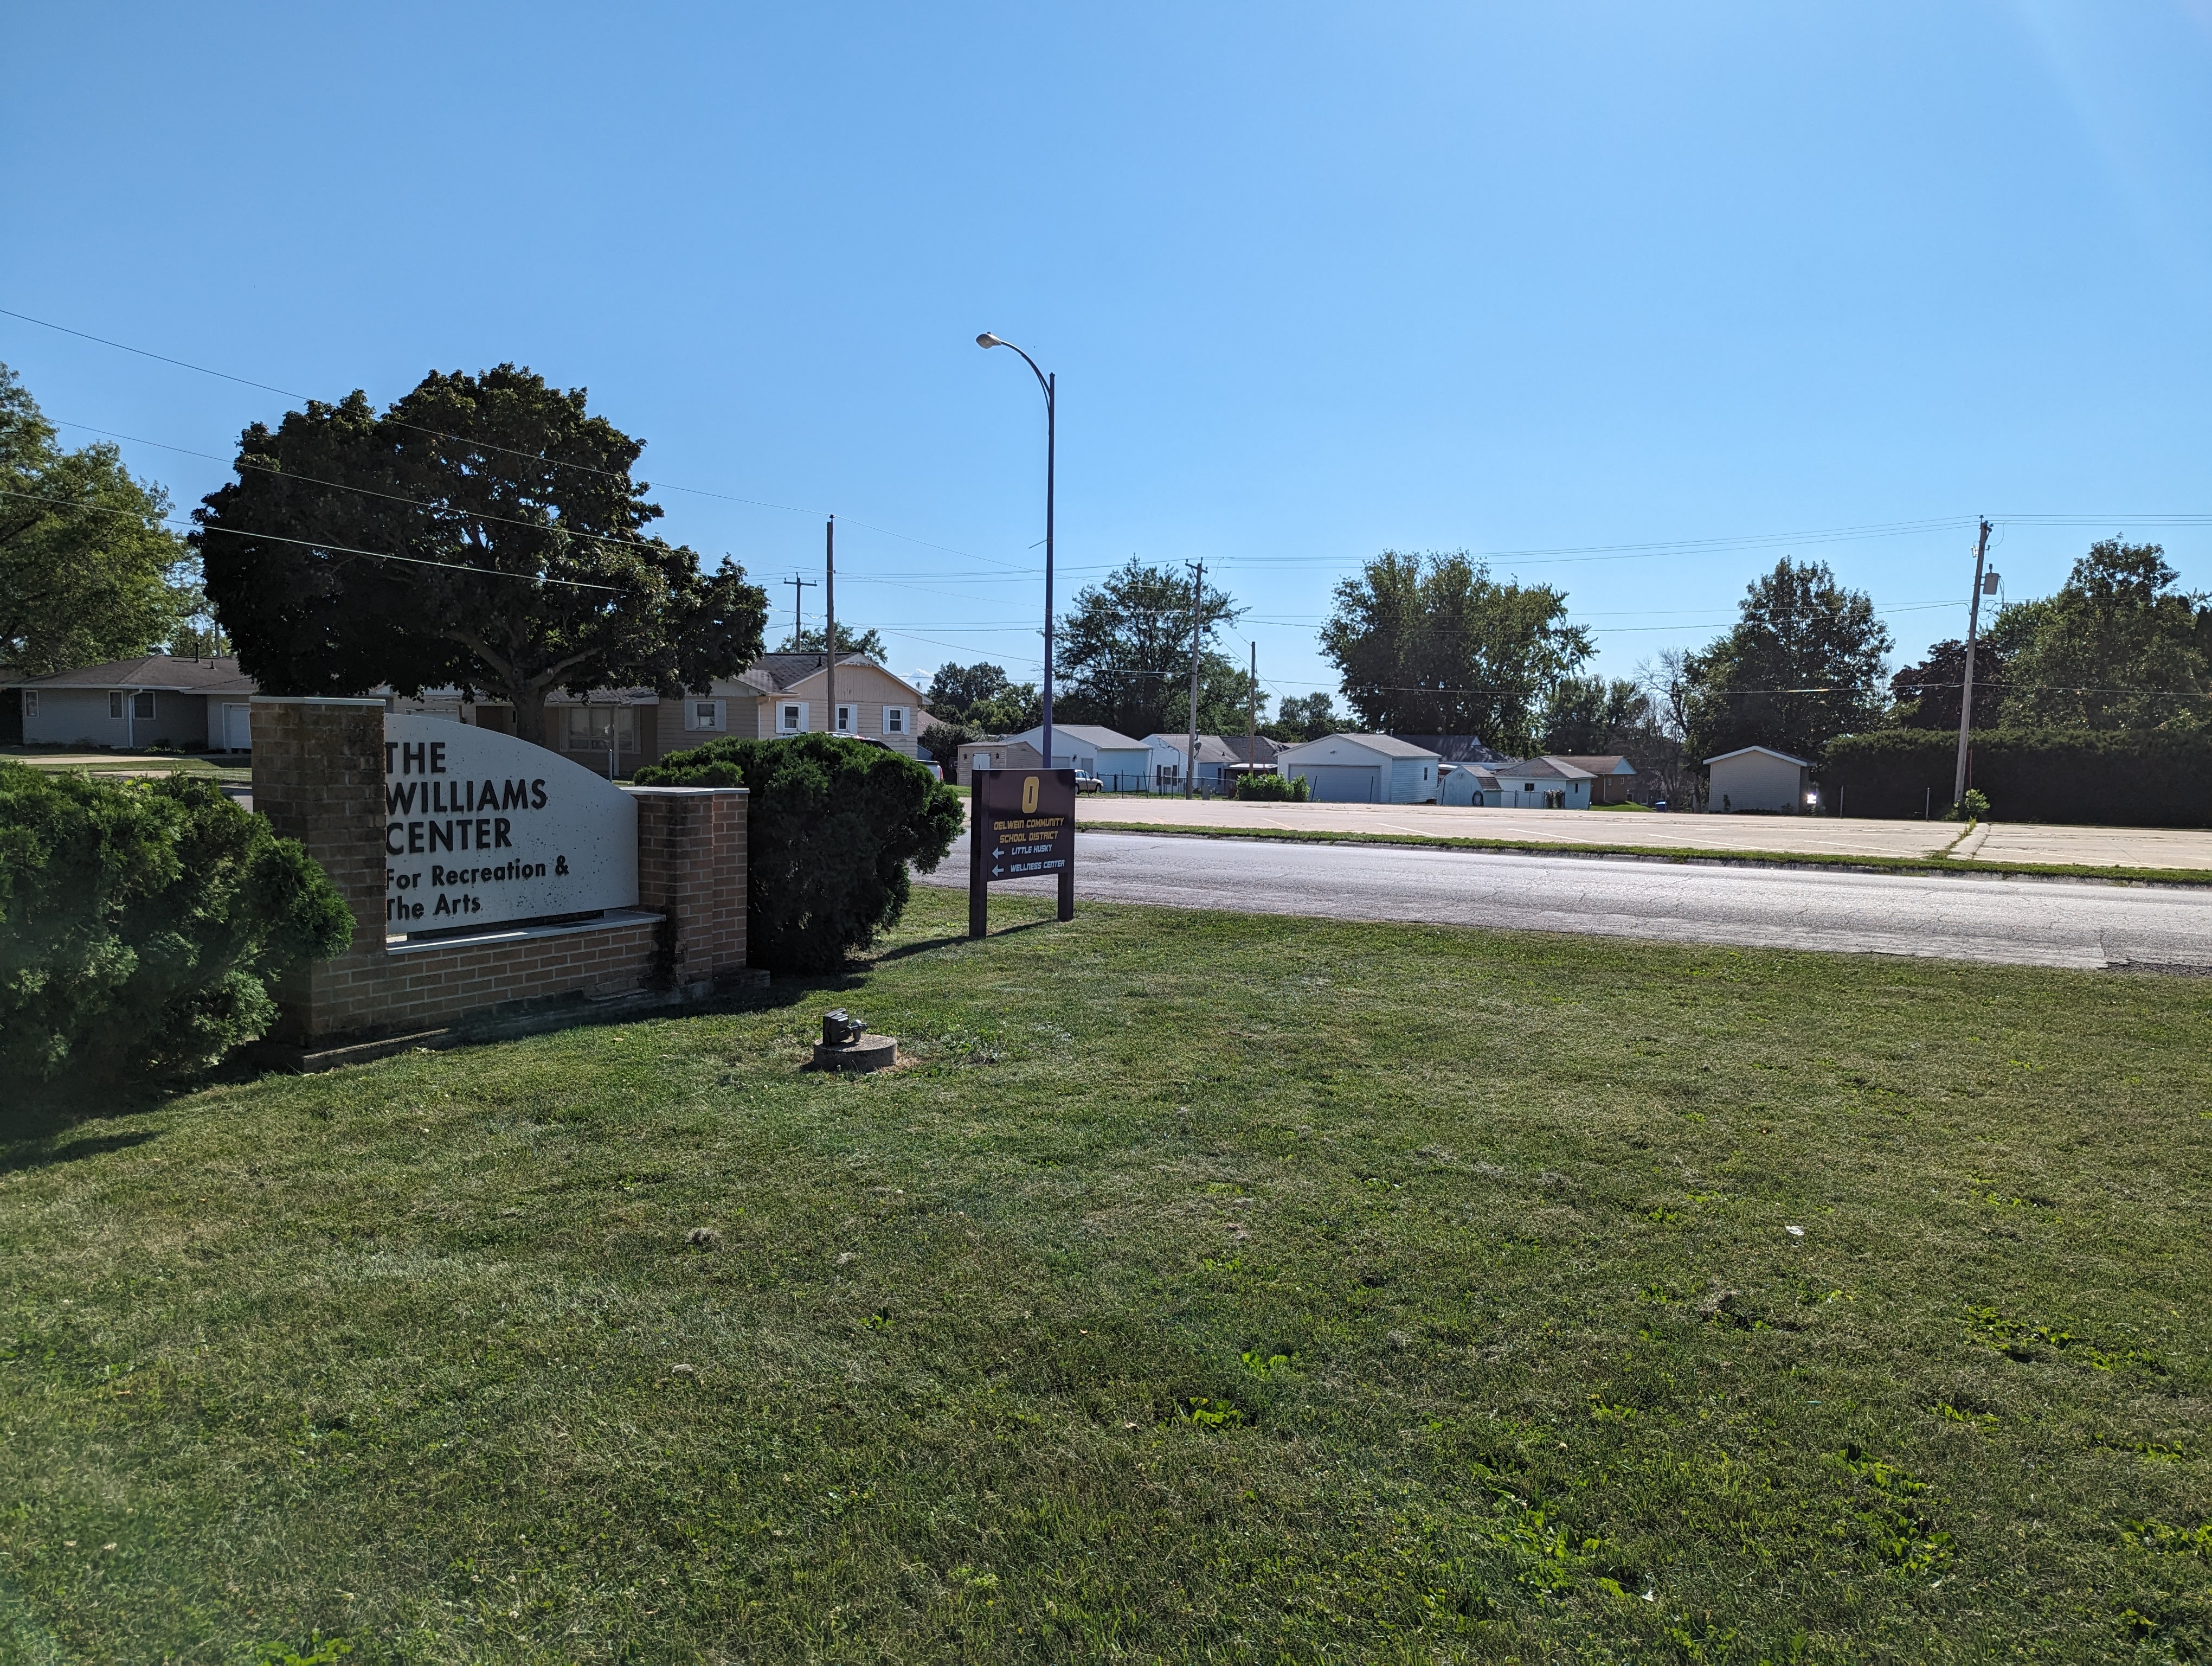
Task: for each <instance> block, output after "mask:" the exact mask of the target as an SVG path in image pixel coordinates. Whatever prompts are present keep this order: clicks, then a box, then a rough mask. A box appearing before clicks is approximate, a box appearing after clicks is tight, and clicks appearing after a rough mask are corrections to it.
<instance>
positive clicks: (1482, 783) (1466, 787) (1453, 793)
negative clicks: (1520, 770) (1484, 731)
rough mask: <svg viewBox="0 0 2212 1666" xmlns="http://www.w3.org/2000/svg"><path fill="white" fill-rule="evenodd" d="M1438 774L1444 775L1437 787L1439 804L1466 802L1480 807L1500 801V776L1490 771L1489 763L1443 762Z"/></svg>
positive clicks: (1493, 804)
mask: <svg viewBox="0 0 2212 1666" xmlns="http://www.w3.org/2000/svg"><path fill="white" fill-rule="evenodd" d="M1438 774H1439V775H1441V776H1442V777H1443V779H1442V781H1440V782H1439V783H1438V785H1437V803H1439V804H1464V805H1470V806H1474V808H1476V809H1480V808H1481V807H1482V806H1485V805H1491V806H1495V805H1497V804H1498V803H1499V802H1500V793H1501V789H1500V787H1498V777H1497V776H1496V775H1492V773H1491V772H1490V768H1489V766H1488V765H1487V764H1482V763H1446V764H1441V765H1439V766H1438Z"/></svg>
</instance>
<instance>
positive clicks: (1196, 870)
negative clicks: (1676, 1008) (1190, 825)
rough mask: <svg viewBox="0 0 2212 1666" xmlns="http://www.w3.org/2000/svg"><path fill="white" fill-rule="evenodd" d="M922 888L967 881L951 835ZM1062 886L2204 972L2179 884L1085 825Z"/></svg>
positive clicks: (1273, 906) (1137, 895) (1648, 933)
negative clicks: (1213, 835) (1199, 834)
mask: <svg viewBox="0 0 2212 1666" xmlns="http://www.w3.org/2000/svg"><path fill="white" fill-rule="evenodd" d="M921 883H923V884H925V885H947V886H951V887H954V888H957V889H963V890H964V889H965V888H966V885H967V883H968V852H967V842H966V840H965V838H964V837H963V839H962V840H961V841H960V842H959V843H958V844H957V846H956V848H955V849H954V851H953V854H951V856H950V857H949V858H947V860H945V864H944V866H941V867H940V868H939V870H938V871H937V873H935V874H933V875H924V876H921ZM1052 885H1053V882H1052V881H1051V880H1049V879H1046V880H1022V881H1017V882H1014V883H1013V884H1012V886H1011V889H1012V890H1014V891H1023V892H1028V893H1030V894H1033V895H1037V896H1048V895H1049V894H1051V890H1052ZM999 888H1001V889H1003V888H1005V887H999ZM1076 897H1077V902H1078V905H1079V906H1080V904H1081V903H1083V902H1085V901H1092V902H1099V901H1110V902H1128V903H1163V904H1166V905H1168V906H1170V907H1176V908H1207V909H1233V910H1237V911H1239V912H1243V913H1258V914H1293V915H1317V916H1322V917H1326V918H1334V919H1345V920H1377V921H1391V920H1398V921H1420V922H1422V923H1425V924H1431V925H1459V926H1479V927H1496V928H1503V929H1512V930H1525V931H1547V932H1571V933H1593V934H1595V935H1600V936H1607V937H1630V938H1642V939H1648V940H1651V941H1656V942H1674V943H1714V944H1729V945H1736V946H1739V947H1753V948H1772V949H1812V950H1820V951H1827V952H1848V953H1875V954H1899V955H1917V956H1933V957H1937V958H1948V959H1959V960H1979V961H1997V962H2004V963H2008V964H2018V965H2039V966H2063V967H2070V968H2075V969H2079V970H2103V969H2130V970H2159V971H2175V972H2195V973H2212V890H2203V889H2197V888H2192V887H2185V886H2173V887H2166V886H2158V885H2104V884H2096V883H2087V882H2081V881H2074V880H2063V879H2004V878H2001V877H1998V876H1996V875H1994V874H1990V875H1983V874H1960V875H1958V876H1956V877H1953V876H1951V875H1948V874H1906V873H1847V872H1835V871H1824V870H1807V869H1800V868H1782V867H1751V866H1735V865H1733V864H1710V865H1708V864H1695V863H1684V864H1677V863H1671V862H1660V861H1647V860H1638V859H1636V858H1633V857H1621V858H1597V857H1577V856H1546V855H1541V854H1526V855H1523V854H1510V853H1497V854H1490V853H1482V852H1474V851H1463V850H1435V849H1422V848H1418V847H1411V846H1390V845H1328V844H1292V843H1287V842H1267V843H1261V842H1255V841H1240V840H1236V839H1191V838H1176V837H1172V836H1159V835H1152V834H1141V833H1134V834H1124V833H1086V834H1079V836H1077V839H1076Z"/></svg>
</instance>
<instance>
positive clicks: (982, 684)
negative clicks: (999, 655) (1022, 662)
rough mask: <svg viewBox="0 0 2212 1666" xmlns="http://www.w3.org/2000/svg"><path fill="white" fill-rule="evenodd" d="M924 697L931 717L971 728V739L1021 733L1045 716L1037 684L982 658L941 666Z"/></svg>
mask: <svg viewBox="0 0 2212 1666" xmlns="http://www.w3.org/2000/svg"><path fill="white" fill-rule="evenodd" d="M925 697H926V699H927V702H928V705H929V714H930V715H931V716H932V717H936V718H941V719H942V720H944V721H945V722H947V723H951V724H956V725H960V726H963V727H967V728H968V729H970V730H972V731H973V732H974V733H973V734H972V735H971V736H970V737H969V738H970V739H975V738H978V737H981V736H982V735H987V734H1015V733H1019V732H1020V731H1022V730H1024V729H1027V728H1032V727H1035V726H1036V724H1037V723H1038V722H1040V721H1042V717H1043V711H1042V703H1041V702H1040V699H1039V696H1038V695H1037V688H1036V684H1034V683H1017V682H1015V681H1013V680H1012V678H1009V677H1008V676H1007V675H1006V668H1005V667H1004V666H994V665H990V664H988V663H987V662H984V661H982V660H978V661H977V662H976V663H975V664H974V665H972V666H956V665H951V664H949V663H948V664H945V665H942V666H939V667H938V668H937V674H936V675H935V676H934V677H932V678H930V679H929V688H928V690H927V695H926V696H925Z"/></svg>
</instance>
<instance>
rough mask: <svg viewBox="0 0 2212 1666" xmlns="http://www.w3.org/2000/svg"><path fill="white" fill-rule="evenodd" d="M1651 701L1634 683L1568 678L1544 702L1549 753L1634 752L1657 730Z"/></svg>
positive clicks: (1545, 729)
mask: <svg viewBox="0 0 2212 1666" xmlns="http://www.w3.org/2000/svg"><path fill="white" fill-rule="evenodd" d="M1653 727H1654V726H1653V723H1652V714H1651V702H1650V698H1649V697H1648V696H1646V695H1645V694H1644V690H1642V689H1640V688H1638V686H1637V685H1636V684H1635V683H1634V682H1633V681H1632V680H1631V679H1630V678H1625V677H1616V678H1611V679H1609V680H1608V679H1607V678H1603V677H1565V678H1560V679H1559V682H1558V683H1557V684H1555V685H1554V686H1553V689H1552V691H1551V693H1550V695H1549V696H1547V697H1546V699H1545V702H1544V750H1545V751H1547V752H1570V753H1580V754H1582V755H1584V756H1589V755H1591V754H1594V753H1595V754H1601V753H1608V752H1620V753H1623V754H1626V753H1627V752H1629V751H1632V750H1633V749H1634V748H1635V747H1636V745H1638V743H1639V742H1640V741H1642V740H1643V739H1644V738H1645V737H1646V736H1647V735H1648V734H1649V733H1650V732H1651V730H1652V728H1653Z"/></svg>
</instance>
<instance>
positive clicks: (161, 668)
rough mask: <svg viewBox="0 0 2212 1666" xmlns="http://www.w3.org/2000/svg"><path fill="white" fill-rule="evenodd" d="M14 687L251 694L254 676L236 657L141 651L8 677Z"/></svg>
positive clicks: (253, 687) (253, 688)
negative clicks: (181, 657)
mask: <svg viewBox="0 0 2212 1666" xmlns="http://www.w3.org/2000/svg"><path fill="white" fill-rule="evenodd" d="M9 687H11V688H26V689H150V690H155V691H157V692H161V693H172V694H252V693H253V692H254V690H255V684H254V681H253V679H252V678H250V677H248V676H246V675H245V674H244V673H243V672H240V670H239V668H238V661H237V660H235V659H226V660H179V658H177V657H176V656H175V655H174V654H140V655H138V656H137V658H136V659H133V660H102V661H101V662H100V664H99V665H96V666H77V667H76V668H75V669H74V670H70V671H57V672H48V673H47V674H46V676H44V677H17V678H9Z"/></svg>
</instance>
